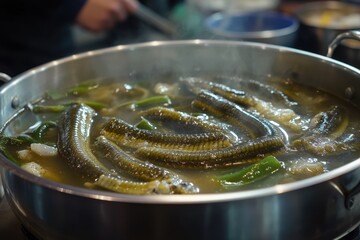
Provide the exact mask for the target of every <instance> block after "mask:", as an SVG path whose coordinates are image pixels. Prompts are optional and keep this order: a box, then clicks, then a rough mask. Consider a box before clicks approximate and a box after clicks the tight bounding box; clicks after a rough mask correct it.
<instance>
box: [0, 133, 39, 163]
mask: <svg viewBox="0 0 360 240" xmlns="http://www.w3.org/2000/svg"><path fill="white" fill-rule="evenodd" d="M34 142H36V140H35V139H33V138H32V137H30V136H28V135H19V136H17V137H6V136H0V152H2V154H4V156H5V157H6V158H7V159H9V160H10V161H12V162H13V163H15V164H16V165H19V161H18V160H17V159H16V157H14V156H13V155H12V153H11V152H10V151H9V150H8V149H9V148H8V147H9V146H13V145H16V146H20V145H23V144H31V143H34Z"/></svg>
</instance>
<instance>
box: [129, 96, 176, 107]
mask: <svg viewBox="0 0 360 240" xmlns="http://www.w3.org/2000/svg"><path fill="white" fill-rule="evenodd" d="M161 104H171V99H170V98H169V97H168V96H166V95H160V96H154V97H149V98H146V99H143V100H139V101H136V102H133V103H132V107H133V108H138V107H148V106H153V105H161Z"/></svg>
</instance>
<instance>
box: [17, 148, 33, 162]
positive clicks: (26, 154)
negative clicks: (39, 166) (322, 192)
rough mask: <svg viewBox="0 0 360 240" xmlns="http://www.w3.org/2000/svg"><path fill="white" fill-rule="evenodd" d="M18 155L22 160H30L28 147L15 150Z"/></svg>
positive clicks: (30, 152)
mask: <svg viewBox="0 0 360 240" xmlns="http://www.w3.org/2000/svg"><path fill="white" fill-rule="evenodd" d="M17 154H18V157H19V158H20V159H21V160H23V161H31V158H32V155H33V153H32V151H30V150H28V149H24V150H20V151H17Z"/></svg>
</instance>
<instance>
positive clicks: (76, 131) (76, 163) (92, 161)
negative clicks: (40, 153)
mask: <svg viewBox="0 0 360 240" xmlns="http://www.w3.org/2000/svg"><path fill="white" fill-rule="evenodd" d="M95 115H96V112H95V110H94V109H92V108H91V107H89V106H87V105H84V104H74V105H71V106H70V107H69V108H68V109H66V110H65V111H64V112H63V113H62V114H61V116H60V118H59V122H58V130H59V134H58V141H57V147H58V152H59V155H60V156H61V157H62V158H63V159H64V160H65V161H66V162H67V164H68V165H69V166H70V167H71V168H72V169H75V170H76V171H77V172H78V173H79V174H80V175H81V176H82V177H83V178H85V179H87V180H93V179H96V178H98V177H99V176H101V175H103V174H105V175H108V174H112V173H111V171H110V170H109V169H108V168H106V167H105V166H104V165H103V164H102V163H101V162H100V161H99V160H98V159H97V158H96V156H95V155H94V154H93V153H92V151H91V149H90V129H91V126H92V122H93V117H94V116H95Z"/></svg>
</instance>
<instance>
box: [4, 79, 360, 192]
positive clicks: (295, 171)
mask: <svg viewBox="0 0 360 240" xmlns="http://www.w3.org/2000/svg"><path fill="white" fill-rule="evenodd" d="M71 108H73V109H72V110H71V111H72V112H69V111H70V110H69V109H71ZM66 112H67V113H66ZM84 112H85V113H84ZM66 114H67V115H66ZM85 115H86V116H85ZM359 117H360V112H359V110H358V109H357V108H355V107H354V106H352V105H350V104H349V103H347V102H345V101H342V100H340V99H338V98H336V97H334V96H332V95H330V94H327V93H325V92H321V91H319V90H317V89H313V88H308V87H306V86H302V85H299V84H296V83H293V82H290V81H283V80H281V79H276V78H269V79H268V80H266V81H264V82H258V81H254V80H251V79H239V78H233V77H231V78H226V77H221V78H220V77H215V78H214V77H202V78H184V79H180V80H179V81H178V80H177V81H175V82H174V81H173V80H171V79H161V80H160V81H158V82H157V83H156V84H152V83H135V82H131V81H127V80H118V79H117V80H116V81H115V80H114V79H109V80H101V81H92V80H91V81H85V82H83V83H82V84H80V85H77V86H74V87H73V88H71V89H65V90H63V91H57V92H48V93H46V94H45V95H44V97H43V98H42V99H40V100H37V101H36V102H33V103H29V104H28V105H27V106H26V107H25V108H24V109H22V110H21V111H20V112H19V113H18V114H17V115H16V116H15V117H14V118H13V119H12V120H11V121H10V122H9V123H8V124H7V126H6V127H5V128H4V129H3V136H2V138H1V143H2V146H1V147H2V148H1V150H2V152H3V153H4V154H5V155H6V156H7V157H8V158H9V159H11V160H13V161H14V162H15V163H16V164H18V165H19V166H20V167H22V168H24V169H25V170H27V171H30V172H32V173H34V174H36V175H38V176H41V177H45V178H49V179H51V180H54V181H58V182H60V183H64V184H69V185H75V186H81V187H88V188H99V189H107V190H112V191H119V192H123V193H130V194H131V193H134V194H139V193H140V194H141V193H144V194H148V193H150V194H155V193H164V192H165V193H170V194H171V193H215V192H228V191H241V190H248V189H256V188H264V187H269V186H273V185H276V184H284V183H289V182H293V181H298V180H301V179H305V178H309V177H313V176H316V175H319V174H322V173H324V172H327V171H331V170H332V169H335V168H337V167H339V166H342V165H344V164H346V163H348V162H350V161H352V160H354V159H356V158H358V157H359V144H358V142H359V136H360V128H359V124H358V119H359ZM75 118H78V119H77V120H76V119H75ZM68 120H69V122H67V121H68ZM71 122H74V123H75V124H78V126H77V127H81V128H83V129H82V130H84V129H88V130H89V133H88V138H87V137H86V136H85V135H86V134H85V133H83V132H82V133H80V134H83V135H82V136H80V137H79V136H78V135H76V134H77V132H76V131H78V130H79V129H77V127H74V126H70V125H71V124H72V123H71ZM80 130H81V129H80ZM99 136H102V137H100V138H99ZM64 139H66V140H64ZM71 141H74V142H75V143H74V144H73V143H72V142H71ZM109 144H113V145H114V146H116V149H118V150H119V151H121V152H122V153H124V154H125V155H126V157H124V158H127V159H128V160H126V161H130V160H131V161H132V160H134V161H135V163H133V164H132V165H131V166H132V167H129V166H130V165H126V164H125V163H119V162H116V163H115V162H114V161H113V160H114V159H115V158H116V160H117V161H118V157H114V155H112V154H110V153H109V152H108V151H109V149H110V145H109ZM113 145H111V146H113ZM104 146H106V147H104ZM47 147H49V148H47ZM73 147H74V148H73ZM74 149H75V150H74ZM270 158H271V159H270ZM129 159H130V160H129ZM269 159H270V160H271V161H269ZM273 160H274V161H273ZM81 161H93V162H91V163H86V164H82V162H81ZM98 163H99V164H100V167H99V166H97V165H96V164H98ZM260 163H261V164H263V165H261V164H260ZM274 163H275V165H276V164H277V165H276V166H275V165H266V164H274ZM127 164H128V163H127ZM94 165H96V166H94ZM125 165H126V166H125ZM84 166H85V167H84ZM264 166H265V167H264ZM143 168H145V170H144V169H143ZM104 169H105V170H104ZM129 169H130V170H129ZM134 169H135V170H134ZM146 169H147V170H146ZM148 169H155V170H153V171H149V170H148ZM269 169H270V170H269ZM87 171H89V173H88V172H87ZM154 171H157V173H156V174H159V176H158V177H156V176H155V175H156V174H154ZM104 172H105V173H104ZM140 172H141V173H140ZM107 173H108V174H107ZM144 174H150V175H151V176H144ZM103 175H108V176H110V177H111V179H110V180H111V183H112V184H113V185H111V186H114V185H117V184H120V185H121V184H125V183H126V184H130V185H129V186H130V187H131V186H135V187H138V188H139V189H140V188H141V189H142V188H143V186H145V185H146V184H149V183H150V182H151V184H153V185H151V186H155V185H156V184H158V185H156V186H157V187H158V188H159V189H160V188H162V187H159V186H162V185H161V184H162V182H163V181H165V182H166V181H168V180H169V179H172V180H171V181H170V182H171V183H169V184H168V183H166V184H168V185H169V186H170V187H169V189H170V190H169V189H167V190H166V191H165V190H161V189H160V190H159V189H157V187H153V188H154V189H155V190H154V189H153V190H151V191H149V190H146V191H144V192H141V191H142V190H130V191H127V190H124V189H125V188H123V187H120V188H113V187H108V186H104V185H102V184H100V183H99V182H98V181H99V178H100V176H103ZM160 175H161V176H160ZM169 176H170V177H169ZM174 176H175V177H174ZM114 179H115V182H113V181H112V180H114ZM174 179H176V180H174ZM107 180H109V179H107ZM110 180H109V181H110ZM155 181H158V182H156V183H155ZM184 183H186V184H189V185H187V186H186V187H185V188H186V189H187V190H185V191H184V192H183V191H182V190H176V189H178V188H177V186H175V188H172V187H174V186H173V185H176V184H180V185H181V187H180V188H182V187H184V186H185V185H186V184H184ZM132 184H133V185H132ZM138 184H145V185H141V187H139V186H140V185H138ZM154 184H155V185H154ZM159 184H160V185H159ZM164 184H165V183H164ZM166 184H165V185H166ZM168 185H167V186H168ZM121 186H123V185H121ZM127 186H128V185H127ZM189 186H191V187H189ZM130 187H129V188H130ZM146 188H149V186H148V185H146ZM150 188H152V187H150ZM174 189H175V190H174ZM189 189H191V190H189ZM188 190H189V191H188ZM177 191H178V192H177Z"/></svg>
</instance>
